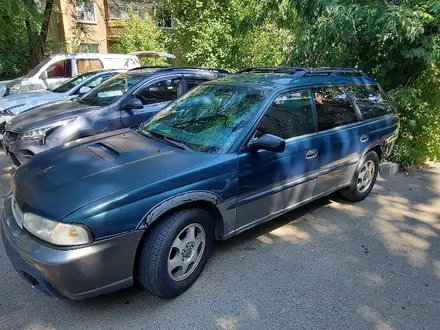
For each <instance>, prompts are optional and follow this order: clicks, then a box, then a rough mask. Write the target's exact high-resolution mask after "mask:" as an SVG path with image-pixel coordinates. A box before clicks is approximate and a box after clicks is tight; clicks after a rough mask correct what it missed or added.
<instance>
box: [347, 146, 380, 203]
mask: <svg viewBox="0 0 440 330" xmlns="http://www.w3.org/2000/svg"><path fill="white" fill-rule="evenodd" d="M378 172H379V156H378V155H377V153H376V152H375V151H369V152H367V153H366V154H365V156H364V157H363V158H362V160H361V162H360V163H359V166H358V167H357V169H356V171H355V173H354V175H353V179H352V180H351V184H350V186H348V187H345V188H343V189H341V190H340V192H341V195H342V197H344V198H346V199H348V200H350V201H352V202H360V201H361V200H363V199H365V197H367V196H368V194H369V193H370V191H371V189H373V186H374V184H375V182H376V178H377V174H378Z"/></svg>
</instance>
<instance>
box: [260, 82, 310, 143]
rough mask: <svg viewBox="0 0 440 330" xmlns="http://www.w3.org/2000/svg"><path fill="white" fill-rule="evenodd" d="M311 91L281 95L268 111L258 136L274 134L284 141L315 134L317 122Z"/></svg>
mask: <svg viewBox="0 0 440 330" xmlns="http://www.w3.org/2000/svg"><path fill="white" fill-rule="evenodd" d="M311 101H312V100H311V96H310V91H309V90H303V91H294V92H287V93H283V94H281V95H279V96H278V97H277V98H276V99H275V101H274V102H273V103H272V105H271V107H270V108H269V109H268V110H267V112H266V114H265V115H264V117H263V119H262V121H261V123H260V125H259V126H258V128H257V134H258V135H260V136H261V135H263V134H272V135H276V136H279V137H281V138H283V139H289V138H292V137H295V136H300V135H305V134H310V133H313V132H315V120H314V114H313V109H312V102H311Z"/></svg>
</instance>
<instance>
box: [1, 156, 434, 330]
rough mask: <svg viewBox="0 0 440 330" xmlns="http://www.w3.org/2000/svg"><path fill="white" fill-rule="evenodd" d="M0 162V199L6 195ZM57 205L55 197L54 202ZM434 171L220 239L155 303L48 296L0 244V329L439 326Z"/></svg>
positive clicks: (141, 294)
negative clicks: (180, 285)
mask: <svg viewBox="0 0 440 330" xmlns="http://www.w3.org/2000/svg"><path fill="white" fill-rule="evenodd" d="M7 171H8V165H7V163H6V161H5V157H4V155H3V154H2V155H0V174H1V175H0V193H3V194H4V193H6V192H7V191H8V190H9V177H8V174H7ZM54 202H56V201H54ZM439 235H440V166H437V167H432V168H427V169H424V170H419V171H414V172H410V173H409V174H400V175H397V176H390V177H387V178H380V179H379V181H378V182H377V184H376V186H375V188H374V190H373V192H372V194H371V195H370V196H369V197H368V198H367V199H366V200H365V201H363V202H361V203H357V204H349V203H346V202H344V201H343V200H341V199H340V198H338V196H337V195H332V196H330V197H328V198H323V199H320V200H318V201H316V202H314V203H312V204H310V205H307V206H305V207H302V208H300V209H297V210H295V211H293V212H290V213H289V214H286V215H284V216H282V217H280V218H278V219H275V220H273V221H271V222H268V223H266V224H264V225H260V226H259V227H257V228H254V229H252V230H250V231H247V232H245V233H243V234H241V235H239V236H236V237H234V238H232V239H230V240H228V241H225V242H219V243H218V244H217V245H216V248H215V251H214V254H213V256H212V258H211V259H210V261H209V262H208V264H207V266H206V268H205V270H204V272H203V273H202V275H201V277H200V278H199V280H198V281H197V282H196V283H195V284H194V285H193V286H192V287H191V288H190V289H189V290H188V291H187V292H186V293H184V294H183V295H181V296H180V297H178V298H176V299H174V300H164V299H160V298H156V297H154V296H152V295H150V294H149V293H148V292H146V291H143V290H141V289H139V288H131V289H127V290H124V291H121V292H117V293H114V294H110V295H107V296H103V297H99V298H95V299H91V300H87V301H76V302H75V301H57V300H53V299H51V298H49V297H47V296H45V295H44V294H42V293H40V292H38V291H37V290H35V289H32V287H31V286H30V285H29V284H28V283H26V282H25V281H24V280H22V279H21V278H20V277H19V276H18V274H16V272H15V270H14V269H13V268H12V266H11V265H10V263H9V260H8V259H7V257H6V254H5V251H4V249H3V245H1V246H0V329H8V330H9V329H28V330H30V329H76V330H77V329H90V330H93V329H417V330H420V329H439V327H440V326H439V325H440V239H439Z"/></svg>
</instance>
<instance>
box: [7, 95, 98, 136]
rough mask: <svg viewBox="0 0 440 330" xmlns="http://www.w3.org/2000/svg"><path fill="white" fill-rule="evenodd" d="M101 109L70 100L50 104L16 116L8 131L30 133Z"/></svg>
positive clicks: (9, 124)
mask: <svg viewBox="0 0 440 330" xmlns="http://www.w3.org/2000/svg"><path fill="white" fill-rule="evenodd" d="M99 108H100V107H96V106H90V105H85V104H81V103H78V102H76V101H70V100H67V101H60V102H54V103H49V104H47V105H41V106H39V107H37V108H35V109H31V110H29V111H25V112H23V113H20V114H19V115H17V116H15V117H14V118H13V119H11V121H10V122H9V123H8V126H7V127H6V129H7V130H11V131H15V132H22V131H28V130H31V129H35V128H39V127H43V126H46V125H49V124H51V123H53V122H57V121H60V120H64V119H68V118H71V117H75V116H80V115H83V114H85V113H88V112H90V111H94V110H96V109H99Z"/></svg>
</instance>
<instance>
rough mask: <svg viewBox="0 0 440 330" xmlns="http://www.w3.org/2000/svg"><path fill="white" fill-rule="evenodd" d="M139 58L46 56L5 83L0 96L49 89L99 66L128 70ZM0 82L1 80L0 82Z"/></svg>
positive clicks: (108, 55)
mask: <svg viewBox="0 0 440 330" xmlns="http://www.w3.org/2000/svg"><path fill="white" fill-rule="evenodd" d="M138 66H140V63H139V58H138V57H137V56H135V55H130V54H95V53H87V54H56V55H51V56H49V57H47V58H46V59H45V60H43V61H42V62H41V63H40V64H38V65H37V66H36V67H35V68H33V69H32V70H31V71H30V72H29V73H28V74H27V75H25V76H24V77H21V78H18V79H15V80H12V81H10V82H8V83H7V84H6V89H5V92H4V93H1V94H0V97H2V96H7V95H11V94H15V93H23V92H29V91H36V90H43V89H49V90H51V89H53V88H55V87H57V86H58V85H60V84H61V83H62V82H64V81H66V80H67V79H70V78H72V77H74V76H76V75H77V74H80V73H84V72H89V71H96V70H100V69H117V70H118V69H126V70H127V69H132V68H135V67H138ZM0 84H1V83H0Z"/></svg>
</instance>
